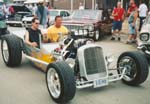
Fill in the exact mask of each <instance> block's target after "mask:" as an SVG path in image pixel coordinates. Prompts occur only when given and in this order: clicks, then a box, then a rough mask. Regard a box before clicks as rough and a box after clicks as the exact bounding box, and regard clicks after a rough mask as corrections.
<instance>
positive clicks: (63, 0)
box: [54, 0, 90, 10]
mask: <svg viewBox="0 0 150 104" xmlns="http://www.w3.org/2000/svg"><path fill="white" fill-rule="evenodd" d="M89 1H90V0H89ZM80 2H82V3H83V2H84V0H73V9H74V10H75V9H78V8H79V3H80ZM54 7H56V8H57V9H71V0H57V1H55V2H54Z"/></svg>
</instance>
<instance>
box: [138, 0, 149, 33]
mask: <svg viewBox="0 0 150 104" xmlns="http://www.w3.org/2000/svg"><path fill="white" fill-rule="evenodd" d="M147 12H148V8H147V6H146V4H145V3H144V0H143V1H142V2H141V4H140V6H139V18H140V25H139V31H141V27H142V25H143V20H144V19H145V18H146V15H147Z"/></svg>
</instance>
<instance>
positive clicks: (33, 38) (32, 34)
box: [28, 28, 41, 48]
mask: <svg viewBox="0 0 150 104" xmlns="http://www.w3.org/2000/svg"><path fill="white" fill-rule="evenodd" d="M28 32H29V41H30V42H36V43H37V44H38V46H37V47H38V48H40V38H39V35H41V31H40V30H39V29H37V30H33V29H32V28H29V29H28Z"/></svg>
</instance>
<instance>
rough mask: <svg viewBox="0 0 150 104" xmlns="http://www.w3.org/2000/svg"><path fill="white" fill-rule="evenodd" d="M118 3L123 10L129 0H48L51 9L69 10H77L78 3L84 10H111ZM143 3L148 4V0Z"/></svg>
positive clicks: (137, 1) (138, 0) (137, 2)
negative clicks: (82, 5)
mask: <svg viewBox="0 0 150 104" xmlns="http://www.w3.org/2000/svg"><path fill="white" fill-rule="evenodd" d="M118 1H121V2H122V3H123V7H124V8H125V9H127V8H128V5H129V1H130V0H49V2H50V4H51V5H52V6H53V7H56V8H58V9H71V10H75V9H78V7H79V4H80V2H81V3H83V4H84V6H85V8H86V9H97V8H98V9H112V8H113V7H114V6H116V4H117V2H118ZM145 1H148V2H149V1H150V0H145ZM135 2H136V4H137V5H139V4H140V2H141V0H135ZM148 4H149V3H148Z"/></svg>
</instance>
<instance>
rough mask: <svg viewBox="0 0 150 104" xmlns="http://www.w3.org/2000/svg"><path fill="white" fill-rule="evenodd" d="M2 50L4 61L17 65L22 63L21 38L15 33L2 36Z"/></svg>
mask: <svg viewBox="0 0 150 104" xmlns="http://www.w3.org/2000/svg"><path fill="white" fill-rule="evenodd" d="M1 50H2V57H3V61H4V62H5V64H6V65H7V66H10V67H15V66H18V65H20V64H21V60H22V50H21V47H20V40H19V39H18V38H17V37H16V36H14V35H7V36H5V37H4V38H2V42H1Z"/></svg>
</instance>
